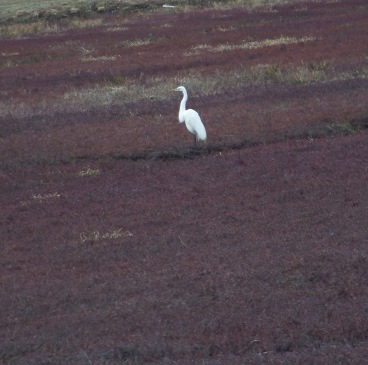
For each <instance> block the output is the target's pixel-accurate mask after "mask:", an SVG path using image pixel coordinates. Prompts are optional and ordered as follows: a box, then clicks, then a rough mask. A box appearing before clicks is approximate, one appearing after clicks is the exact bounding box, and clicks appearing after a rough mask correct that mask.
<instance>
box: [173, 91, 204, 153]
mask: <svg viewBox="0 0 368 365" xmlns="http://www.w3.org/2000/svg"><path fill="white" fill-rule="evenodd" d="M173 91H181V92H182V93H183V99H182V100H181V103H180V108H179V123H184V122H185V125H186V126H187V129H188V131H189V132H190V133H193V134H194V146H197V141H199V140H201V141H205V140H206V139H207V133H206V128H205V127H204V125H203V123H202V120H201V117H200V116H199V114H198V113H197V112H196V111H195V110H193V109H188V110H186V109H185V106H186V103H187V100H188V93H187V90H186V89H185V87H184V86H179V87H178V88H176V89H174V90H173Z"/></svg>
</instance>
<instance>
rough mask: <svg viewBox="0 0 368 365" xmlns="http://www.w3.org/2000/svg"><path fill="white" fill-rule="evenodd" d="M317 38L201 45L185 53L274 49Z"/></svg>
mask: <svg viewBox="0 0 368 365" xmlns="http://www.w3.org/2000/svg"><path fill="white" fill-rule="evenodd" d="M316 40H317V38H315V37H302V38H295V37H284V36H281V37H280V38H276V39H265V40H262V41H254V42H244V43H240V44H219V45H217V46H210V45H206V44H199V45H198V46H194V47H193V48H192V51H190V52H186V53H184V55H185V56H192V55H193V54H198V53H200V52H202V51H209V52H226V51H234V50H238V49H256V48H262V47H272V46H281V45H289V44H297V43H305V42H312V41H316Z"/></svg>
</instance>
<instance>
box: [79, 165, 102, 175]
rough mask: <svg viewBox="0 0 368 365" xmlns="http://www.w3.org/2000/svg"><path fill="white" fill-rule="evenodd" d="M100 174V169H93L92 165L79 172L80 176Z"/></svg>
mask: <svg viewBox="0 0 368 365" xmlns="http://www.w3.org/2000/svg"><path fill="white" fill-rule="evenodd" d="M100 174H101V170H100V169H91V168H90V167H88V168H87V170H82V171H79V172H78V176H97V175H100Z"/></svg>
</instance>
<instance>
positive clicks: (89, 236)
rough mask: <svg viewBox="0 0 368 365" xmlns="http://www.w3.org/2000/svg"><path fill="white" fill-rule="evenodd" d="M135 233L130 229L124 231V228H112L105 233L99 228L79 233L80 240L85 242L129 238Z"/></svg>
mask: <svg viewBox="0 0 368 365" xmlns="http://www.w3.org/2000/svg"><path fill="white" fill-rule="evenodd" d="M132 236H133V234H132V233H131V232H129V231H123V229H122V228H119V229H117V230H112V231H109V232H105V233H100V232H99V231H98V230H96V231H92V232H82V233H81V234H80V235H79V242H81V243H83V242H86V241H101V240H106V239H109V240H111V239H117V238H127V237H132Z"/></svg>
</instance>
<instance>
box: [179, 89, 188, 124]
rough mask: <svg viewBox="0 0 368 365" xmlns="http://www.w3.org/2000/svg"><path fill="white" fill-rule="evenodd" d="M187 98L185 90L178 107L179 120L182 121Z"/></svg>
mask: <svg viewBox="0 0 368 365" xmlns="http://www.w3.org/2000/svg"><path fill="white" fill-rule="evenodd" d="M187 100H188V94H187V92H186V90H184V91H183V99H181V102H180V109H179V122H180V123H183V122H184V116H183V114H184V112H185V107H186V104H187Z"/></svg>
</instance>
